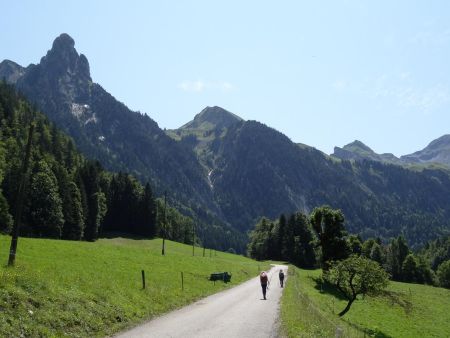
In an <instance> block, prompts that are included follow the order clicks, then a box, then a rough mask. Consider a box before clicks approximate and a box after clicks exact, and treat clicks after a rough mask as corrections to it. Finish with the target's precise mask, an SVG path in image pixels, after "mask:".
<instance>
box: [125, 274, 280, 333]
mask: <svg viewBox="0 0 450 338" xmlns="http://www.w3.org/2000/svg"><path fill="white" fill-rule="evenodd" d="M280 269H283V270H284V271H285V275H286V276H287V271H286V270H287V266H285V265H276V266H274V267H273V268H272V269H271V270H270V272H269V280H270V282H271V284H270V286H269V290H268V291H267V300H263V297H262V292H261V286H260V284H259V278H258V277H256V278H253V279H251V280H249V281H247V282H245V283H243V284H241V285H238V286H236V287H234V288H232V289H229V290H226V291H223V292H220V293H217V294H215V295H212V296H209V297H207V298H204V299H202V300H200V301H198V302H196V303H194V304H191V305H189V306H186V307H184V308H182V309H179V310H176V311H173V312H170V313H168V314H167V315H164V316H162V317H159V318H156V319H154V320H152V321H149V322H147V323H145V324H143V325H140V326H138V327H135V328H134V329H132V330H130V331H127V332H123V333H121V334H119V335H117V336H116V337H117V338H133V337H155V338H156V337H158V338H160V337H161V338H162V337H196V338H197V337H205V338H219V337H227V338H231V337H233V338H240V337H255V338H256V337H258V338H263V337H277V336H278V312H279V301H280V298H281V293H282V290H283V289H282V288H280V285H279V282H278V271H279V270H280Z"/></svg>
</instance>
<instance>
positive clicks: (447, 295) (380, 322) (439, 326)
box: [281, 267, 450, 338]
mask: <svg viewBox="0 0 450 338" xmlns="http://www.w3.org/2000/svg"><path fill="white" fill-rule="evenodd" d="M320 275H321V271H320V270H314V271H311V270H301V269H296V268H294V267H290V268H289V280H288V282H287V287H286V290H285V294H284V295H283V299H282V308H281V316H282V328H283V330H284V332H285V333H286V335H287V336H288V337H333V336H335V335H336V330H340V331H341V332H342V336H343V337H408V338H410V337H448V336H450V322H449V321H448V305H449V304H450V290H446V289H443V288H435V287H431V286H426V285H418V284H407V283H398V282H391V283H390V284H389V287H388V289H387V291H386V292H385V293H384V294H383V295H380V296H377V297H367V296H366V297H365V298H362V299H358V300H357V301H356V302H355V303H354V304H353V305H352V308H351V309H350V311H349V312H348V313H347V314H346V315H345V316H344V317H343V318H342V319H341V318H339V317H338V316H337V313H338V312H339V311H340V310H342V309H343V308H344V307H345V305H346V301H345V300H344V299H342V298H340V297H339V295H338V294H337V293H335V292H334V291H333V290H331V289H327V288H322V292H321V286H320V285H321V283H320V278H319V277H320Z"/></svg>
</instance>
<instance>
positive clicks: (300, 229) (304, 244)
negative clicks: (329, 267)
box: [294, 213, 316, 268]
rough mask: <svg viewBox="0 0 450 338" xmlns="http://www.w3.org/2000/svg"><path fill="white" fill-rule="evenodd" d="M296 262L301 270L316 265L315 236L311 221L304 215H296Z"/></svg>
mask: <svg viewBox="0 0 450 338" xmlns="http://www.w3.org/2000/svg"><path fill="white" fill-rule="evenodd" d="M294 234H295V249H294V262H296V264H297V265H298V266H299V267H301V268H312V267H314V266H315V264H316V254H315V251H314V234H313V231H312V229H311V225H310V223H309V219H308V218H307V217H306V215H304V214H303V213H297V214H296V215H295V228H294Z"/></svg>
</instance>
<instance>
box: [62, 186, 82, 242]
mask: <svg viewBox="0 0 450 338" xmlns="http://www.w3.org/2000/svg"><path fill="white" fill-rule="evenodd" d="M67 191H68V193H67V195H66V200H65V201H64V209H63V210H64V219H65V223H64V228H63V238H64V239H72V240H81V239H82V238H83V233H84V216H83V206H82V202H81V194H80V190H79V189H78V187H77V185H76V184H75V183H74V182H69V184H68V187H67Z"/></svg>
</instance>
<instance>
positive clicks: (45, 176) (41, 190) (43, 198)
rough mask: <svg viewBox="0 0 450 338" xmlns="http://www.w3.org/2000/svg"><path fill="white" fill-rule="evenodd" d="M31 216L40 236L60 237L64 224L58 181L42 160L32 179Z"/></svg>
mask: <svg viewBox="0 0 450 338" xmlns="http://www.w3.org/2000/svg"><path fill="white" fill-rule="evenodd" d="M30 201H31V204H30V217H31V223H32V226H33V228H34V229H35V232H36V233H37V234H38V235H39V236H44V237H53V238H60V237H61V231H62V227H63V224H64V215H63V212H62V200H61V197H60V196H59V191H58V183H57V180H56V177H55V175H54V174H53V172H52V171H51V170H50V168H49V166H48V165H47V163H46V162H45V161H44V160H42V161H40V162H39V163H38V164H37V166H36V169H35V173H34V174H33V177H32V181H31V191H30Z"/></svg>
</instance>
